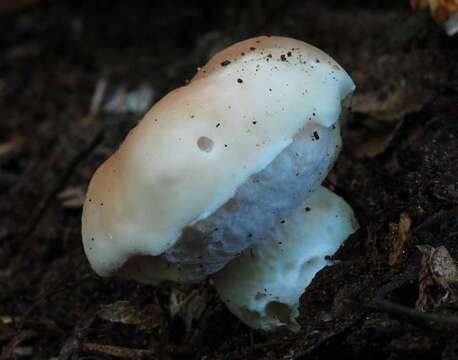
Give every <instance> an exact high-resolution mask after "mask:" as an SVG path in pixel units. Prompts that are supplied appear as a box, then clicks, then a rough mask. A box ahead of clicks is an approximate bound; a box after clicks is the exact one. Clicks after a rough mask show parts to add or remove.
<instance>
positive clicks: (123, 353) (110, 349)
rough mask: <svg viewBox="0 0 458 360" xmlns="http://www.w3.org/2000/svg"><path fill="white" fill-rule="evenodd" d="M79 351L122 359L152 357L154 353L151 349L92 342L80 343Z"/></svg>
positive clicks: (154, 355) (154, 356)
mask: <svg viewBox="0 0 458 360" xmlns="http://www.w3.org/2000/svg"><path fill="white" fill-rule="evenodd" d="M80 351H85V352H90V353H98V354H104V355H111V356H114V357H117V358H123V359H154V358H156V353H155V352H154V351H152V350H143V349H132V348H126V347H120V346H113V345H100V344H94V343H82V344H81V345H80Z"/></svg>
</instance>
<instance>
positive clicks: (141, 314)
mask: <svg viewBox="0 0 458 360" xmlns="http://www.w3.org/2000/svg"><path fill="white" fill-rule="evenodd" d="M97 316H98V317H100V318H101V319H103V320H106V321H110V322H114V323H121V324H124V325H135V326H137V327H139V328H154V327H157V326H159V325H160V324H161V321H162V320H163V314H162V312H161V311H160V309H159V308H158V307H156V306H154V304H152V305H150V306H147V307H145V308H144V309H137V308H136V307H134V306H133V305H131V304H130V303H129V302H128V301H117V302H115V303H113V304H109V305H103V306H102V307H101V309H100V310H99V312H98V313H97Z"/></svg>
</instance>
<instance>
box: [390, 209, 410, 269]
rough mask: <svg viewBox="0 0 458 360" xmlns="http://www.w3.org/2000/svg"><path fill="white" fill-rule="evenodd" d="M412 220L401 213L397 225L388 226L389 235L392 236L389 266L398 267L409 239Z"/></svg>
mask: <svg viewBox="0 0 458 360" xmlns="http://www.w3.org/2000/svg"><path fill="white" fill-rule="evenodd" d="M411 226H412V220H411V219H410V217H409V215H408V214H406V213H402V214H401V216H400V218H399V223H398V224H390V229H391V234H392V236H393V248H392V250H391V253H390V255H389V258H388V263H389V264H390V266H392V267H395V266H399V264H400V263H401V260H402V256H403V255H404V252H405V249H406V248H407V246H408V244H409V242H410V240H411V238H412V234H411V230H410V229H411Z"/></svg>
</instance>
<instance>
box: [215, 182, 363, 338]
mask: <svg viewBox="0 0 458 360" xmlns="http://www.w3.org/2000/svg"><path fill="white" fill-rule="evenodd" d="M357 228H358V223H357V221H356V219H355V217H354V214H353V211H352V209H351V208H350V206H349V205H348V204H347V203H346V202H345V201H344V200H343V199H342V198H340V197H339V196H337V195H335V194H334V193H332V192H331V191H329V190H327V189H326V188H324V187H320V188H319V189H318V190H317V191H316V192H315V193H314V194H313V195H312V196H311V197H309V198H308V199H307V200H305V201H304V202H303V203H302V204H301V206H299V207H298V208H297V209H296V210H295V211H294V212H293V213H292V214H291V216H290V217H288V218H287V219H285V220H282V221H281V222H280V223H279V224H278V226H277V228H276V230H275V232H274V233H273V234H271V235H270V236H269V237H268V238H267V239H266V240H265V241H263V242H261V243H259V244H257V245H255V246H254V247H252V248H250V249H249V250H247V251H245V252H244V253H243V254H242V255H241V256H239V257H238V258H236V259H234V260H233V261H232V262H231V263H229V264H228V265H227V266H226V267H225V268H224V269H223V270H221V271H219V272H218V273H216V274H215V276H214V283H215V287H216V289H217V291H218V293H219V294H220V296H221V299H222V300H223V301H224V302H225V303H226V305H227V307H228V308H229V310H230V311H231V312H232V313H234V314H235V315H236V316H237V317H238V318H239V319H240V320H242V321H243V322H244V323H245V324H247V325H248V326H250V327H252V328H255V329H262V330H266V331H269V330H274V329H275V328H278V327H287V328H289V329H290V330H293V331H297V330H299V325H298V323H297V321H296V317H297V316H298V315H299V311H298V307H299V299H300V297H301V295H302V294H303V293H304V290H305V288H306V287H307V286H308V285H309V284H310V283H311V282H312V280H313V278H314V276H315V275H316V273H317V272H319V271H320V270H321V269H322V268H324V267H325V266H326V265H330V264H332V263H331V262H330V261H329V260H327V258H326V257H327V256H330V255H333V254H334V253H335V252H336V251H337V250H338V249H339V247H340V246H341V245H342V243H343V242H344V241H345V240H346V239H347V238H348V236H349V235H350V234H352V233H353V232H355V231H356V230H357Z"/></svg>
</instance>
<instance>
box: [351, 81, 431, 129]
mask: <svg viewBox="0 0 458 360" xmlns="http://www.w3.org/2000/svg"><path fill="white" fill-rule="evenodd" d="M430 99H431V93H430V92H429V91H427V90H426V89H424V88H422V87H418V86H415V84H409V83H406V81H405V80H404V79H399V80H398V81H397V82H396V83H395V84H394V85H393V84H392V85H387V86H385V87H383V88H379V89H377V90H375V91H370V92H366V93H362V94H357V95H355V96H354V97H353V100H352V110H353V111H354V112H356V113H363V114H367V115H370V116H371V117H373V118H376V119H378V120H383V121H397V120H399V119H402V118H403V117H404V116H405V115H407V114H409V113H412V112H416V111H420V110H421V109H422V108H423V106H424V104H426V103H427V102H428V101H429V100H430Z"/></svg>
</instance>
